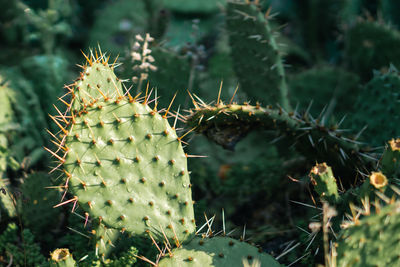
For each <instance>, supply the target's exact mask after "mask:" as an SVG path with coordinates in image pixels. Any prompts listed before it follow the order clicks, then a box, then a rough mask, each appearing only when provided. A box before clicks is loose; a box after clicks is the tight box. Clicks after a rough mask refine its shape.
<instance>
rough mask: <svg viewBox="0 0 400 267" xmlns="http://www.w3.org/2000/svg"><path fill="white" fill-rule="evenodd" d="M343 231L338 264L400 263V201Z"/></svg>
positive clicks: (390, 264)
mask: <svg viewBox="0 0 400 267" xmlns="http://www.w3.org/2000/svg"><path fill="white" fill-rule="evenodd" d="M353 223H354V225H351V226H349V227H348V228H347V229H345V230H343V233H342V236H341V237H340V239H339V241H338V242H337V266H340V267H345V266H352V267H353V266H354V267H357V266H360V267H361V266H363V267H364V266H382V267H383V266H398V265H399V264H400V262H399V259H400V254H399V252H400V243H399V240H398V237H399V228H400V202H399V201H396V202H395V203H392V204H390V205H387V206H385V207H383V208H378V209H377V210H376V212H375V214H371V215H367V216H365V217H364V218H362V219H361V220H357V221H355V222H353Z"/></svg>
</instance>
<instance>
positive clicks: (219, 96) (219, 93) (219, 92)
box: [217, 81, 224, 106]
mask: <svg viewBox="0 0 400 267" xmlns="http://www.w3.org/2000/svg"><path fill="white" fill-rule="evenodd" d="M223 84H224V81H221V84H220V86H219V91H218V98H217V106H219V101H220V99H221V92H222V85H223Z"/></svg>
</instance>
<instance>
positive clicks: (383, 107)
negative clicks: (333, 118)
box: [349, 66, 400, 147]
mask: <svg viewBox="0 0 400 267" xmlns="http://www.w3.org/2000/svg"><path fill="white" fill-rule="evenodd" d="M399 89H400V76H399V74H398V72H397V70H396V69H395V68H394V67H393V66H392V67H391V68H390V69H389V72H388V73H385V74H381V73H376V74H375V77H374V78H373V79H372V80H371V81H370V82H369V83H368V84H367V85H366V86H365V87H364V88H363V89H362V90H361V91H360V94H359V96H358V100H357V102H356V104H355V110H362V111H363V112H355V113H354V116H353V120H351V123H352V125H351V126H352V127H353V129H363V128H364V127H365V126H366V128H365V129H364V131H363V133H362V135H361V137H362V138H363V141H366V142H368V143H369V144H370V145H371V146H375V147H378V146H383V145H384V144H385V143H386V142H387V140H389V139H390V138H392V137H397V136H399V135H400V131H399V129H398V125H399V123H400V117H399V114H398V113H397V112H396V111H397V110H398V109H399V100H400V96H399V94H398V92H399ZM371 118H373V119H371ZM349 122H350V120H349ZM382 128H384V129H385V131H382Z"/></svg>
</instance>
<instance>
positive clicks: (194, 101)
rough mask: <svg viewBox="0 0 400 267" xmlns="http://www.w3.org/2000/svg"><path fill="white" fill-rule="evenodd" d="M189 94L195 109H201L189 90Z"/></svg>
mask: <svg viewBox="0 0 400 267" xmlns="http://www.w3.org/2000/svg"><path fill="white" fill-rule="evenodd" d="M187 92H188V94H189V96H190V98H191V99H192V103H193V105H194V107H195V109H200V108H199V106H198V105H197V102H196V100H194V98H193V96H192V94H191V93H190V91H189V90H187Z"/></svg>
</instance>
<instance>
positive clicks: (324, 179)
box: [310, 163, 339, 203]
mask: <svg viewBox="0 0 400 267" xmlns="http://www.w3.org/2000/svg"><path fill="white" fill-rule="evenodd" d="M310 178H311V183H312V184H313V185H314V189H315V191H317V193H318V194H319V195H320V197H321V198H322V199H323V200H327V201H328V202H329V203H335V202H336V201H337V200H338V198H339V193H338V188H337V184H336V179H335V177H334V176H333V172H332V169H331V167H329V166H328V165H326V163H320V164H317V165H315V166H314V167H313V168H312V169H311V172H310Z"/></svg>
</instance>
